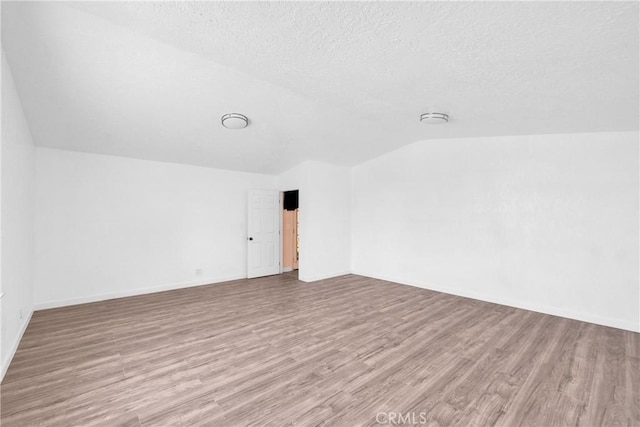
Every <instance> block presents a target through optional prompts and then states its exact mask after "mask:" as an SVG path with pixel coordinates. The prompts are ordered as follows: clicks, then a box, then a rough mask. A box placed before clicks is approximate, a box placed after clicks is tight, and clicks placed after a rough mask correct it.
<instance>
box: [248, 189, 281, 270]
mask: <svg viewBox="0 0 640 427" xmlns="http://www.w3.org/2000/svg"><path fill="white" fill-rule="evenodd" d="M247 206H248V209H247V212H248V215H249V217H248V219H247V277H248V278H252V277H260V276H269V275H271V274H280V192H279V191H277V190H249V195H248V204H247Z"/></svg>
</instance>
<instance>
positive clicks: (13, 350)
mask: <svg viewBox="0 0 640 427" xmlns="http://www.w3.org/2000/svg"><path fill="white" fill-rule="evenodd" d="M33 311H34V310H33V309H31V310H29V315H28V316H27V317H26V318H25V320H24V322H23V323H22V325H21V326H20V331H18V336H17V337H16V340H15V341H14V343H13V345H12V346H11V349H10V350H9V355H8V357H7V358H6V359H5V360H3V361H2V368H1V369H2V372H0V382H2V380H4V376H5V374H6V373H7V370H8V369H9V365H11V361H12V360H13V356H15V355H16V351H18V346H19V345H20V341H22V336H23V335H24V333H25V331H26V330H27V326H29V322H31V316H33Z"/></svg>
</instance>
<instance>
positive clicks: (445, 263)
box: [352, 132, 640, 331]
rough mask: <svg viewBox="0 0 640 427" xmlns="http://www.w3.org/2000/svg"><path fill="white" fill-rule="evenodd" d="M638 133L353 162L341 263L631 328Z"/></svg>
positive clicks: (510, 142) (531, 140) (479, 144)
mask: <svg viewBox="0 0 640 427" xmlns="http://www.w3.org/2000/svg"><path fill="white" fill-rule="evenodd" d="M638 139H639V136H638V133H637V132H630V133H601V134H570V135H542V136H519V137H500V138H479V139H448V140H432V141H425V142H419V143H415V144H412V145H410V146H407V147H405V148H402V149H400V150H398V151H395V152H392V153H389V154H386V155H384V156H382V157H379V158H377V159H374V160H372V161H369V162H367V163H364V164H362V165H359V166H357V167H355V168H353V170H352V197H353V210H352V229H353V237H352V245H353V250H352V257H353V264H352V267H353V272H354V273H356V274H362V275H366V276H372V277H378V278H383V279H388V280H393V281H396V282H400V283H406V284H411V285H416V286H420V287H424V288H429V289H434V290H439V291H443V292H448V293H452V294H457V295H463V296H469V297H473V298H478V299H482V300H486V301H493V302H497V303H503V304H507V305H511V306H515V307H522V308H528V309H532V310H535V311H541V312H547V313H551V314H557V315H561V316H565V317H570V318H576V319H581V320H586V321H591V322H594V323H601V324H605V325H611V326H615V327H620V328H625V329H630V330H636V331H638V330H640V311H639V307H638V306H639V300H640V297H639V285H638V269H639V265H638V255H639V254H638V243H639V242H638V233H639V230H638V218H639V209H638V206H639V200H638V199H639V176H638V156H639V153H638Z"/></svg>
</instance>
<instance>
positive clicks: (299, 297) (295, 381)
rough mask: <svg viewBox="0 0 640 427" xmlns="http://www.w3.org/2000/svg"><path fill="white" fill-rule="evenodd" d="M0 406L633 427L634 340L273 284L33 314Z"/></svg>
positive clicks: (169, 422) (267, 420) (106, 419)
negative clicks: (391, 414)
mask: <svg viewBox="0 0 640 427" xmlns="http://www.w3.org/2000/svg"><path fill="white" fill-rule="evenodd" d="M1 392H2V396H1V403H2V409H1V411H2V416H1V420H2V426H3V427H10V426H34V425H50V426H91V425H105V426H112V425H126V426H140V425H141V426H182V425H184V426H187V425H209V426H216V425H220V426H235V425H273V426H281V425H317V424H329V425H339V426H353V425H361V424H365V425H377V424H376V414H382V415H379V416H378V421H387V420H388V418H386V417H387V414H386V413H387V412H395V413H401V414H402V415H403V416H409V417H413V418H410V419H409V420H410V421H416V422H421V421H427V422H428V423H429V424H428V425H433V426H435V425H441V426H449V425H459V426H481V425H501V426H516V425H534V426H565V425H566V426H575V425H581V426H597V425H604V426H613V425H624V426H627V425H636V426H637V425H640V402H639V399H640V334H637V333H632V332H625V331H621V330H618V329H613V328H607V327H603V326H596V325H593V324H589V323H584V322H579V321H574V320H568V319H563V318H560V317H553V316H548V315H543V314H538V313H533V312H529V311H525V310H519V309H515V308H510V307H505V306H500V305H495V304H489V303H485V302H480V301H475V300H471V299H465V298H460V297H455V296H451V295H446V294H442V293H438V292H432V291H428V290H423V289H418V288H413V287H409V286H403V285H398V284H394V283H389V282H384V281H381V280H374V279H369V278H365V277H360V276H355V275H348V276H342V277H339V278H335V279H330V280H324V281H320V282H314V283H303V282H299V281H297V280H296V279H295V278H294V277H292V276H291V275H281V276H272V277H268V278H261V279H253V280H239V281H234V282H228V283H224V284H216V285H210V286H202V287H197V288H190V289H182V290H177V291H171V292H163V293H157V294H150V295H144V296H136V297H130V298H123V299H118V300H110V301H104V302H99V303H92V304H84V305H77V306H73V307H65V308H60V309H52V310H45V311H38V312H36V313H35V314H34V316H33V319H32V320H31V323H30V325H29V327H28V329H27V331H26V334H25V336H24V338H23V340H22V343H21V344H20V347H19V349H18V352H17V354H16V356H15V358H14V360H13V363H12V364H11V366H10V368H9V371H8V373H7V375H6V378H5V380H4V382H3V384H2V390H1ZM407 414H408V415H407ZM411 414H413V415H411ZM405 420H406V418H405ZM405 425H408V424H405Z"/></svg>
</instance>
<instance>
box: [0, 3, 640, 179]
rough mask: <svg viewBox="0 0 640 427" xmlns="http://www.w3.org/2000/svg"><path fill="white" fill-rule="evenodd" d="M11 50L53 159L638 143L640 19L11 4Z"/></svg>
mask: <svg viewBox="0 0 640 427" xmlns="http://www.w3.org/2000/svg"><path fill="white" fill-rule="evenodd" d="M2 45H3V49H4V50H5V52H6V56H7V60H8V63H9V64H10V67H11V69H12V72H13V74H14V79H15V81H16V85H17V88H18V93H19V95H20V97H21V100H22V103H23V108H24V110H25V114H26V116H27V119H28V122H29V126H30V128H31V131H32V134H33V138H34V140H35V142H36V144H37V145H40V146H47V147H57V148H63V149H70V150H78V151H85V152H95V153H102V154H113V155H120V156H127V157H135V158H142V159H150V160H161V161H171V162H179V163H186V164H193V165H201V166H210V167H219V168H225V169H234V170H245V171H253V172H265V173H276V172H280V171H283V170H285V169H287V168H289V167H291V166H294V165H295V164H297V163H299V162H301V161H303V160H320V161H327V162H332V163H338V164H344V165H353V164H357V163H359V162H362V161H365V160H367V159H370V158H373V157H375V156H378V155H380V154H382V153H385V152H388V151H391V150H394V149H396V148H399V147H401V146H403V145H406V144H409V143H412V142H415V141H418V140H425V139H431V138H450V137H472V136H473V137H475V136H497V135H528V134H545V133H566V132H600V131H627V130H638V127H639V105H638V104H639V89H638V86H639V83H638V82H639V77H638V76H639V65H638V64H639V54H638V51H639V33H638V3H637V2H495V3H485V2H473V3H472V2H468V3H466V2H413V3H411V2H397V3H396V2H366V3H361V2H295V3H294V2H290V3H288V2H273V3H271V2H255V3H254V2H229V3H227V2H72V3H57V2H20V3H18V2H16V3H12V2H2ZM429 110H436V111H442V112H446V113H449V114H450V115H451V118H452V119H451V121H450V122H449V123H448V124H447V125H442V126H429V125H425V124H421V123H420V121H419V120H418V119H419V116H420V114H421V113H423V112H426V111H429ZM229 112H240V113H243V114H246V115H247V116H248V117H249V119H250V125H249V127H247V128H246V129H244V130H229V129H225V128H223V127H222V126H221V125H220V117H221V116H222V115H223V114H225V113H229Z"/></svg>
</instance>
